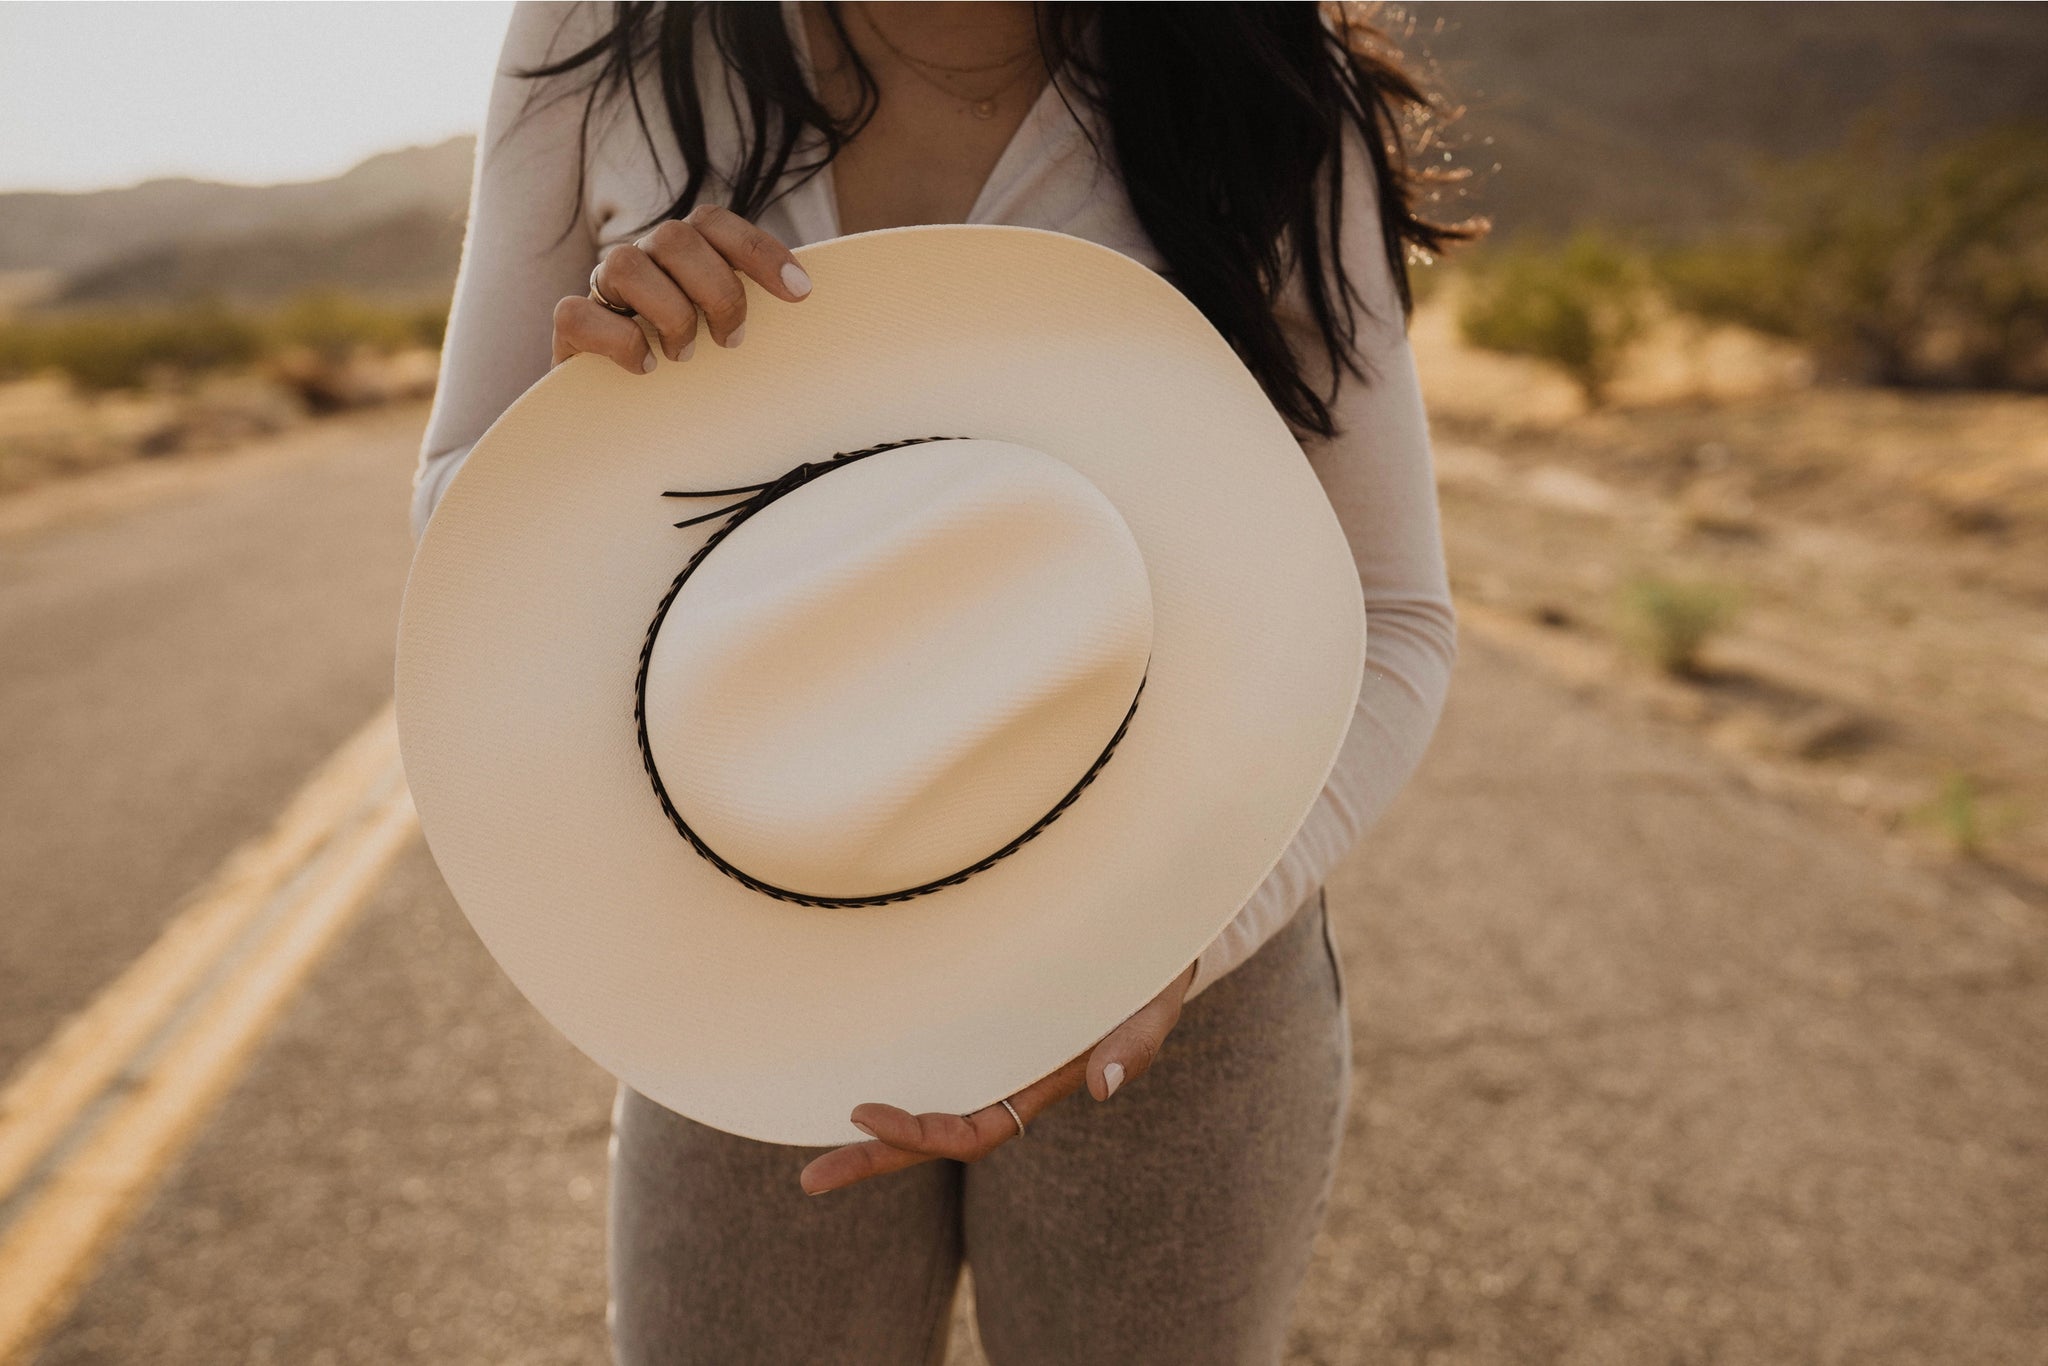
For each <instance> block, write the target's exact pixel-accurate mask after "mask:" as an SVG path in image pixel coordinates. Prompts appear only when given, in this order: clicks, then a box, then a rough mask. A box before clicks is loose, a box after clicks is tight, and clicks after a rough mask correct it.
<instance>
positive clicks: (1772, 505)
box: [1415, 302, 2048, 893]
mask: <svg viewBox="0 0 2048 1366" xmlns="http://www.w3.org/2000/svg"><path fill="white" fill-rule="evenodd" d="M1415 341H1416V346H1417V351H1418V355H1419V359H1420V363H1421V367H1422V373H1423V376H1424V384H1425V388H1426V390H1427V391H1428V397H1429V404H1430V411H1431V418H1432V423H1433V426H1434V429H1435V432H1436V438H1437V456H1438V466H1439V474H1440V480H1441V485H1442V491H1443V500H1444V523H1445V532H1446V537H1447V540H1448V553H1449V557H1450V563H1451V567H1452V574H1453V580H1454V587H1455V588H1456V590H1457V591H1458V592H1459V594H1460V596H1461V597H1462V598H1463V599H1464V600H1465V602H1466V604H1467V606H1468V609H1469V610H1468V612H1467V621H1468V624H1470V625H1472V626H1474V627H1475V628H1476V629H1479V630H1481V631H1487V630H1489V629H1491V630H1492V632H1493V634H1495V635H1496V636H1498V637H1500V638H1502V639H1504V640H1508V641H1511V642H1512V643H1513V644H1515V645H1516V646H1517V647H1518V648H1519V649H1520V650H1521V651H1522V652H1523V653H1524V654H1526V655H1528V656H1530V657H1532V658H1536V659H1540V660H1545V661H1547V662H1548V663H1549V664H1550V665H1551V666H1552V668H1553V671H1554V672H1562V673H1564V674H1567V675H1569V676H1571V677H1574V678H1576V679H1578V680H1580V681H1582V682H1584V683H1587V684H1588V685H1591V686H1598V687H1601V688H1603V689H1606V690H1609V691H1611V692H1612V693H1613V694H1614V695H1616V696H1617V697H1623V698H1627V699H1629V700H1631V701H1633V702H1636V703H1640V704H1643V705H1647V706H1649V707H1650V708H1652V709H1654V710H1656V711H1658V712H1660V713H1662V714H1664V715H1666V716H1675V717H1679V718H1682V719H1688V720H1690V721H1692V722H1693V723H1695V724H1696V725H1697V726H1698V727H1700V728H1701V729H1702V730H1703V731H1704V732H1705V733H1706V734H1707V735H1708V736H1709V737H1710V738H1712V739H1713V740H1714V741H1716V742H1717V743H1719V744H1721V745H1722V746H1724V747H1725V748H1727V749H1728V750H1730V751H1731V752H1733V753H1735V754H1737V755H1738V756H1741V757H1743V758H1745V759H1747V760H1749V761H1751V768H1752V771H1754V772H1755V773H1756V774H1757V775H1758V777H1759V780H1760V781H1762V782H1765V783H1767V784H1768V783H1780V784H1793V785H1797V786H1802V787H1806V788H1809V789H1816V790H1821V791H1826V792H1829V793H1831V794H1833V795H1834V796H1835V797H1836V798H1837V799H1838V800H1841V801H1844V802H1847V803H1848V804H1849V805H1851V806H1854V807H1857V808H1859V809H1861V810H1863V811H1865V812H1866V813H1867V814H1869V815H1870V816H1871V817H1872V818H1873V819H1875V820H1877V821H1878V822H1879V823H1880V824H1882V825H1883V826H1885V827H1886V828H1888V829H1891V830H1894V831H1897V832H1900V833H1903V834H1907V835H1909V836H1912V837H1914V838H1917V839H1918V840H1920V841H1921V842H1922V843H1923V844H1924V845H1926V846H1927V847H1929V848H1931V849H1932V848H1940V847H1943V846H1947V847H1949V848H1951V849H1955V848H1956V847H1957V845H1958V843H1959V837H1965V842H1967V838H1969V837H1973V838H1974V839H1975V841H1976V842H1977V843H1978V844H1979V845H1980V846H1981V848H1979V849H1977V850H1976V851H1975V853H1974V854H1973V857H1979V858H1981V859H1983V860H1985V861H1988V862H1989V863H1990V864H1992V865H1993V867H1994V868H2002V869H2003V870H2004V871H2005V872H2007V873H2008V874H2009V875H2011V876H2012V877H2013V878H2014V879H2015V880H2016V884H2017V886H2018V887H2019V888H2020V889H2022V890H2024V889H2026V888H2029V887H2031V888H2032V889H2033V892H2035V893H2037V892H2038V890H2039V888H2040V887H2041V886H2042V885H2043V879H2044V878H2048V823H2044V816H2048V397H2044V396H2034V395H2009V394H1934V393H1896V392H1873V391H1860V390H1837V389H1821V388H1814V387H1812V386H1811V385H1810V383H1809V382H1808V381H1807V378H1806V375H1805V373H1804V369H1803V367H1802V366H1800V365H1799V364H1798V362H1797V358H1796V357H1794V356H1791V355H1789V353H1787V352H1785V351H1783V350H1781V349H1779V348H1775V347H1772V346H1769V345H1767V344H1765V343H1762V342H1760V341H1756V340H1754V339H1747V338H1743V337H1740V336H1739V335H1736V334H1732V333H1728V332H1725V331H1724V332H1712V333H1709V332H1703V331H1699V330H1696V329H1685V328H1682V327H1678V326H1675V325H1674V326H1670V327H1667V328H1665V329H1663V330H1662V332H1661V333H1660V334H1658V335H1657V337H1656V338H1655V339H1654V340H1653V342H1652V343H1651V344H1650V345H1649V346H1648V347H1646V348H1644V351H1643V354H1640V355H1638V356H1637V357H1635V358H1633V360H1632V363H1631V366H1630V368H1629V372H1628V373H1627V374H1626V375H1625V377H1624V381H1623V383H1622V384H1621V385H1620V386H1618V389H1617V401H1616V402H1615V403H1614V404H1613V406H1611V407H1610V408H1609V409H1608V410H1606V411H1602V412H1587V411H1586V410H1585V409H1584V407H1583V405H1582V404H1581V402H1580V401H1579V400H1578V398H1577V396H1576V394H1575V392H1574V391H1573V389H1572V388H1571V386H1570V385H1568V384H1566V383H1565V382H1564V381H1562V380H1561V379H1559V378H1558V377H1556V376H1555V375H1554V374H1553V373H1551V372H1549V371H1547V370H1545V369H1544V368H1543V367H1542V366H1540V365H1537V364H1535V363H1533V362H1524V361H1519V360H1511V359H1508V358H1504V357H1499V356H1491V355H1486V354H1483V353H1476V352H1473V351H1471V350H1469V349H1466V348H1464V347H1462V346H1461V345H1460V344H1459V343H1458V340H1457V338H1456V334H1455V327H1454V326H1453V323H1452V318H1451V307H1450V305H1449V303H1448V302H1442V303H1437V304H1434V305H1433V306H1432V307H1430V308H1429V309H1426V310H1425V311H1424V312H1423V313H1422V314H1421V315H1420V316H1418V318H1417V321H1416V326H1415ZM1639 575H1654V576H1658V577H1663V578H1667V579H1673V580H1680V581H1687V582H1694V583H1701V584H1711V585H1717V586H1719V587H1721V588H1723V589H1724V590H1726V591H1727V592H1729V593H1730V594H1732V595H1733V597H1734V599H1735V600H1736V601H1737V602H1738V603H1739V604H1740V606H1739V610H1738V615H1737V617H1736V619H1735V620H1734V622H1733V623H1732V625H1731V626H1730V627H1729V628H1728V629H1726V630H1725V631H1724V632H1723V633H1722V634H1720V635H1719V636H1717V637H1716V638H1714V639H1713V640H1712V641H1711V642H1710V643H1709V645H1708V647H1707V650H1706V652H1705V654H1704V656H1703V658H1704V664H1705V667H1704V668H1703V670H1702V671H1701V673H1700V675H1699V676H1698V677H1696V678H1692V679H1686V680H1679V679H1673V678H1669V677H1662V676H1659V675H1658V674H1657V673H1656V672H1655V671H1654V670H1653V669H1651V668H1650V667H1649V666H1648V665H1647V664H1645V663H1643V662H1641V661H1638V660H1635V659H1632V658H1630V657H1629V656H1628V653H1627V651H1626V650H1625V649H1624V648H1623V646H1622V644H1621V642H1622V641H1623V640H1624V639H1625V637H1626V633H1627V627H1628V626H1629V625H1630V624H1631V623H1630V622H1629V621H1628V620H1627V609H1626V608H1625V606H1624V605H1623V602H1622V593H1623V588H1624V585H1625V584H1626V583H1627V582H1628V581H1629V580H1630V579H1631V578H1633V577H1635V576H1639ZM1944 792H1947V793H1948V794H1949V796H1948V800H1947V801H1946V802H1945V803H1944V802H1943V801H1942V800H1940V799H1941V794H1943V793H1944ZM1962 794H1968V795H1962ZM1965 822H1970V823H1974V825H1975V827H1976V828H1975V831H1974V834H1973V836H1969V835H1968V833H1967V832H1965V831H1963V830H1962V829H1960V828H1959V827H1960V824H1961V823H1965Z"/></svg>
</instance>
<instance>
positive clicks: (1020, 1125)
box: [1003, 1100, 1024, 1138]
mask: <svg viewBox="0 0 2048 1366" xmlns="http://www.w3.org/2000/svg"><path fill="white" fill-rule="evenodd" d="M1003 1108H1004V1109H1005V1110H1008V1111H1009V1112H1010V1118H1011V1119H1013V1120H1016V1121H1017V1137H1019V1138H1022V1137H1024V1120H1023V1117H1022V1116H1020V1115H1019V1114H1018V1113H1017V1107H1016V1106H1014V1105H1012V1104H1010V1102H1009V1101H1007V1100H1006V1101H1004V1102H1003Z"/></svg>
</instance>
